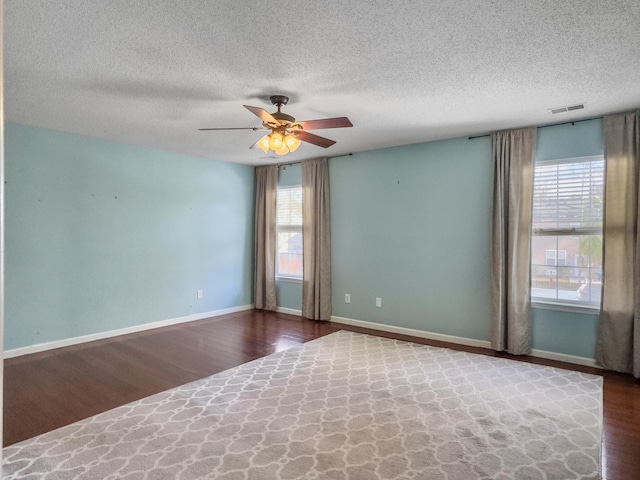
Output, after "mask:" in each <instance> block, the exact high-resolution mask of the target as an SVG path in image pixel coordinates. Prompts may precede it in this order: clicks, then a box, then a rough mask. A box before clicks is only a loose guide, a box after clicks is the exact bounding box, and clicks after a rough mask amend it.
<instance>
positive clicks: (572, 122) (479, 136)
mask: <svg viewBox="0 0 640 480" xmlns="http://www.w3.org/2000/svg"><path fill="white" fill-rule="evenodd" d="M601 118H603V117H592V118H583V119H581V120H570V121H568V122H561V123H550V124H548V125H540V126H539V127H536V128H547V127H557V126H559V125H569V124H571V125H575V124H576V123H580V122H589V121H591V120H600V119H601ZM490 136H491V134H490V133H485V134H484V135H474V136H471V137H468V140H473V139H474V138H483V137H490Z"/></svg>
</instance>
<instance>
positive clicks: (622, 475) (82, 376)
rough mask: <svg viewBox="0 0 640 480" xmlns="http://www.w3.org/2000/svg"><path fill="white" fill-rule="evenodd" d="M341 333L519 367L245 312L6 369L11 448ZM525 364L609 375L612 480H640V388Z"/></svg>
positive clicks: (616, 377) (612, 378) (10, 362)
mask: <svg viewBox="0 0 640 480" xmlns="http://www.w3.org/2000/svg"><path fill="white" fill-rule="evenodd" d="M340 329H346V330H353V331H358V332H363V333H370V334H378V335H383V336H388V337H392V338H400V339H403V340H408V341H415V342H418V343H424V344H429V345H436V346H444V347H450V348H454V349H456V350H465V351H469V352H474V353H480V354H484V355H491V356H501V357H507V358H515V357H510V356H509V355H504V354H498V353H495V352H493V351H491V350H486V349H482V348H472V347H462V346H459V345H453V344H446V343H442V342H435V341H429V340H424V339H419V338H414V337H407V336H403V335H395V334H386V333H384V332H374V331H372V330H367V329H363V328H357V327H347V326H344V325H338V324H333V323H329V322H312V321H309V320H304V319H301V318H299V317H295V316H291V315H286V314H279V313H272V312H264V311H254V310H252V311H246V312H239V313H234V314H230V315H225V316H223V317H216V318H212V319H207V320H200V321H197V322H191V323H188V324H183V325H177V326H172V327H165V328H161V329H155V330H150V331H146V332H141V333H135V334H131V335H125V336H122V337H116V338H112V339H107V340H100V341H97V342H91V343H86V344H83V345H77V346H72V347H66V348H61V349H57V350H50V351H47V352H42V353H37V354H33V355H25V356H21V357H17V358H12V359H7V360H5V366H4V375H5V377H4V445H5V446H6V445H11V444H13V443H16V442H19V441H21V440H24V439H27V438H30V437H33V436H35V435H38V434H40V433H44V432H47V431H50V430H53V429H55V428H58V427H61V426H64V425H67V424H69V423H73V422H75V421H77V420H80V419H83V418H86V417H89V416H91V415H95V414H97V413H100V412H104V411H106V410H109V409H112V408H114V407H117V406H119V405H123V404H125V403H129V402H132V401H134V400H137V399H140V398H144V397H146V396H149V395H152V394H154V393H158V392H161V391H163V390H167V389H169V388H172V387H176V386H178V385H183V384H185V383H188V382H191V381H193V380H197V379H199V378H203V377H206V376H209V375H212V374H214V373H218V372H221V371H223V370H226V369H228V368H231V367H234V366H236V365H240V364H242V363H245V362H248V361H250V360H254V359H256V358H259V357H262V356H265V355H269V354H271V353H274V352H277V351H280V350H283V349H286V348H289V347H291V346H295V345H300V344H302V343H304V342H307V341H309V340H312V339H314V338H318V337H321V336H323V335H327V334H329V333H332V332H335V331H337V330H340ZM517 359H518V360H521V361H529V362H533V363H539V364H543V365H550V366H556V367H561V368H568V369H573V370H579V371H582V372H587V373H594V374H597V375H603V376H604V444H603V478H604V479H605V480H626V479H629V480H637V479H640V384H638V383H637V382H636V381H635V380H634V379H633V378H632V377H631V376H630V375H621V374H617V373H613V372H605V371H602V370H598V369H593V368H588V367H579V366H575V365H571V364H566V363H561V362H554V361H549V360H542V359H536V358H532V357H518V358H517Z"/></svg>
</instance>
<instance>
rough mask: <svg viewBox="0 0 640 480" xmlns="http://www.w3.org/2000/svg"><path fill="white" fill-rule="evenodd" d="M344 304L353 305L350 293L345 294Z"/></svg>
mask: <svg viewBox="0 0 640 480" xmlns="http://www.w3.org/2000/svg"><path fill="white" fill-rule="evenodd" d="M344 303H351V294H350V293H345V294H344Z"/></svg>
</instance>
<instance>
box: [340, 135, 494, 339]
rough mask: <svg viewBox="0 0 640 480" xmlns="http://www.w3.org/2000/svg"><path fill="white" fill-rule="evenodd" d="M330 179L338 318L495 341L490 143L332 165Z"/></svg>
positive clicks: (453, 144)
mask: <svg viewBox="0 0 640 480" xmlns="http://www.w3.org/2000/svg"><path fill="white" fill-rule="evenodd" d="M330 182H331V183H330V185H331V187H330V188H331V215H332V218H331V232H332V233H331V234H332V244H331V249H332V251H331V254H332V272H333V275H332V276H333V314H334V315H336V316H340V317H347V318H352V319H358V320H366V321H370V322H377V323H381V324H385V325H395V326H401V327H407V328H414V329H418V330H425V331H429V332H436V333H441V334H448V335H457V336H461V337H468V338H475V339H480V340H487V339H488V338H489V337H488V335H489V318H490V309H489V260H488V252H489V227H490V212H491V210H490V205H491V204H490V199H491V145H490V140H489V138H478V139H474V140H467V139H466V138H458V139H453V140H445V141H438V142H431V143H425V144H419V145H410V146H406V147H399V148H392V149H386V150H376V151H371V152H365V153H358V154H353V155H352V156H345V157H339V158H333V159H331V161H330ZM345 293H350V294H351V303H350V304H346V303H344V294H345ZM376 297H381V298H382V308H377V307H376V306H375V298H376Z"/></svg>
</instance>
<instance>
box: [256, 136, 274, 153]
mask: <svg viewBox="0 0 640 480" xmlns="http://www.w3.org/2000/svg"><path fill="white" fill-rule="evenodd" d="M270 136H271V135H265V136H264V137H262V138H261V139H260V140H258V146H259V147H260V149H261V150H262V151H263V152H264V153H268V152H269V141H270V140H271V139H270V138H269V137H270Z"/></svg>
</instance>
